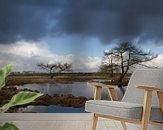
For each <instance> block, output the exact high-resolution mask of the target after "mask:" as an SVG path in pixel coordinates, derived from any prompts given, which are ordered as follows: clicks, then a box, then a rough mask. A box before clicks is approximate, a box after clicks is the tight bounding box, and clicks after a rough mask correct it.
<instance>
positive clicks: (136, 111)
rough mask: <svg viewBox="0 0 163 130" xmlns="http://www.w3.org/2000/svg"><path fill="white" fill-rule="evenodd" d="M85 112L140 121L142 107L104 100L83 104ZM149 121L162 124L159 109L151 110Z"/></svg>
mask: <svg viewBox="0 0 163 130" xmlns="http://www.w3.org/2000/svg"><path fill="white" fill-rule="evenodd" d="M85 110H86V111H87V112H92V113H97V114H102V115H108V116H113V117H120V118H125V119H130V120H141V118H142V111H143V106H142V105H141V104H136V103H128V102H119V101H105V100H89V101H87V102H86V104H85ZM151 121H155V122H163V116H162V114H161V111H160V108H152V112H151Z"/></svg>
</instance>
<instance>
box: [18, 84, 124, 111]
mask: <svg viewBox="0 0 163 130" xmlns="http://www.w3.org/2000/svg"><path fill="white" fill-rule="evenodd" d="M25 88H27V89H30V90H37V91H39V92H41V93H43V94H48V95H50V96H53V95H54V94H63V95H68V94H71V95H73V96H84V97H87V98H88V99H89V98H93V94H94V89H93V88H92V87H89V86H88V85H87V82H74V83H71V84H59V83H55V84H48V83H46V84H26V85H23V86H17V89H25ZM117 90H118V89H117ZM118 91H119V90H118ZM118 97H119V99H121V97H122V94H121V92H120V91H119V92H118ZM102 99H104V100H106V99H109V97H108V91H107V89H106V88H105V89H103V91H102ZM18 112H39V113H82V112H85V111H84V108H83V107H81V108H73V107H65V106H60V105H49V106H32V105H31V106H27V107H26V108H20V109H19V111H18Z"/></svg>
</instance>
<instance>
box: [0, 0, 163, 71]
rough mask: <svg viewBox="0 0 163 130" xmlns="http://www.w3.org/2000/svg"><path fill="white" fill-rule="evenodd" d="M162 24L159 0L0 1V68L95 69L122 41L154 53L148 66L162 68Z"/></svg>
mask: <svg viewBox="0 0 163 130" xmlns="http://www.w3.org/2000/svg"><path fill="white" fill-rule="evenodd" d="M162 23H163V1H162V0H148V1H147V0H124V1H122V0H0V67H2V66H4V65H6V64H8V63H12V64H14V66H15V68H14V70H15V71H22V70H38V68H37V66H36V65H37V64H38V63H56V62H72V63H73V69H74V70H75V71H96V70H97V68H98V66H99V65H100V63H101V59H102V57H103V52H104V50H106V49H110V48H112V47H114V46H115V45H116V44H118V43H120V42H121V41H132V42H133V43H134V44H136V45H137V46H138V47H141V48H142V49H144V50H151V51H152V52H154V53H156V54H158V55H159V56H158V58H157V59H155V60H154V61H152V64H154V65H157V66H159V67H162V66H163V25H162Z"/></svg>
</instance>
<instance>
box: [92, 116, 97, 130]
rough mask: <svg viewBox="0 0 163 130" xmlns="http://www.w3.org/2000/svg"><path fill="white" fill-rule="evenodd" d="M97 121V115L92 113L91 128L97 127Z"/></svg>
mask: <svg viewBox="0 0 163 130" xmlns="http://www.w3.org/2000/svg"><path fill="white" fill-rule="evenodd" d="M97 121H98V117H97V116H96V115H95V114H93V120H92V130H96V127H97Z"/></svg>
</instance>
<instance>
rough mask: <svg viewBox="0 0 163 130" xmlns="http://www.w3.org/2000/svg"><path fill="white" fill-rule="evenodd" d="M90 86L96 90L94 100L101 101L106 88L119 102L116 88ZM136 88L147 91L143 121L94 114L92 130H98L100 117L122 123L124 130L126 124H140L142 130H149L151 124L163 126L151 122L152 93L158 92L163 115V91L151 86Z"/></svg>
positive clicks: (99, 85) (110, 86) (162, 124)
mask: <svg viewBox="0 0 163 130" xmlns="http://www.w3.org/2000/svg"><path fill="white" fill-rule="evenodd" d="M88 85H89V86H92V87H94V88H95V92H94V100H101V92H102V87H105V88H107V89H108V94H109V96H110V98H111V100H112V101H117V100H118V98H117V94H116V90H115V86H113V85H106V84H103V83H95V82H89V83H88ZM136 88H137V89H142V90H144V91H145V93H144V104H143V113H142V119H141V120H140V121H139V120H129V119H125V118H119V117H113V116H107V115H102V114H97V113H93V119H92V130H96V127H97V121H98V117H102V118H108V119H112V120H117V121H120V122H121V124H122V127H123V129H124V130H127V126H126V123H132V124H140V125H141V130H147V128H148V125H149V124H151V125H159V126H163V123H159V122H151V121H150V113H151V104H152V93H153V92H154V91H156V92H157V96H158V99H159V103H160V108H161V112H162V114H163V89H161V88H156V87H151V86H150V87H149V86H138V87H136Z"/></svg>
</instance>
